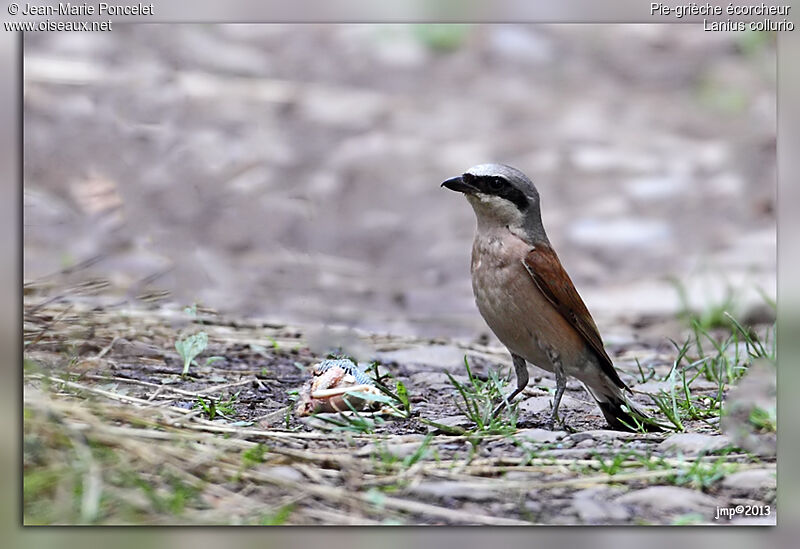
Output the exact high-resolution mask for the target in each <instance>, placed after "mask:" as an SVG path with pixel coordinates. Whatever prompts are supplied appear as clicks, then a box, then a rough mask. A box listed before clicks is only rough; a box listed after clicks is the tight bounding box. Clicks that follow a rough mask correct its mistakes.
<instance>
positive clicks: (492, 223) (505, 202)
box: [442, 164, 547, 243]
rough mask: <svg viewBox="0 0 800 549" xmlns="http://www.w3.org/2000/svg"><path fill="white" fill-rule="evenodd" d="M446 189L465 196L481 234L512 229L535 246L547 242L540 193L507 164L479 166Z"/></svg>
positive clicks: (451, 179)
mask: <svg viewBox="0 0 800 549" xmlns="http://www.w3.org/2000/svg"><path fill="white" fill-rule="evenodd" d="M442 187H447V188H448V189H450V190H452V191H456V192H460V193H464V196H466V198H467V200H468V201H469V203H470V204H472V209H473V210H475V215H476V217H477V218H478V230H479V231H480V230H482V229H495V228H502V227H508V228H509V229H511V230H512V231H513V232H515V233H517V234H524V235H525V236H526V237H527V240H529V241H531V243H535V242H546V241H547V236H546V235H545V233H544V228H543V227H542V217H541V213H540V209H539V192H538V191H537V190H536V187H535V186H534V184H533V182H532V181H531V180H530V179H528V177H527V176H526V175H525V174H524V173H522V172H521V171H519V170H517V169H516V168H512V167H511V166H506V165H504V164H479V165H477V166H473V167H472V168H470V169H468V170H467V171H466V172H464V173H463V174H462V175H460V176H458V177H452V178H450V179H448V180H447V181H445V182H444V183H442Z"/></svg>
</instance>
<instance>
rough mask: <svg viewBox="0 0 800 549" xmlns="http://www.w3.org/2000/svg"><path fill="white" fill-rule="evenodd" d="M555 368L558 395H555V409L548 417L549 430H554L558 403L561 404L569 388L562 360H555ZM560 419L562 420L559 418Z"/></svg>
mask: <svg viewBox="0 0 800 549" xmlns="http://www.w3.org/2000/svg"><path fill="white" fill-rule="evenodd" d="M554 366H555V368H554V369H553V371H554V372H555V374H556V396H555V397H553V411H552V412H550V417H549V418H547V423H546V426H547V428H548V429H549V430H551V431H552V430H553V426H554V425H555V423H556V419H559V417H558V405H559V404H561V397H562V396H563V395H564V389H566V388H567V376H566V375H565V374H564V369H563V368H562V367H561V361H555V363H554ZM559 421H560V420H559Z"/></svg>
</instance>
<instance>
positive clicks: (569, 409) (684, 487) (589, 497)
mask: <svg viewBox="0 0 800 549" xmlns="http://www.w3.org/2000/svg"><path fill="white" fill-rule="evenodd" d="M30 295H31V296H32V297H33V296H35V295H36V292H35V291H34V290H33V289H32V288H31V289H30ZM36 302H38V304H37V305H33V303H34V300H33V299H31V304H30V305H29V306H28V307H26V324H25V331H26V341H28V342H29V343H28V345H27V346H26V353H25V355H26V364H25V366H26V376H25V409H26V420H25V474H26V478H25V486H26V491H25V493H26V498H25V517H26V519H25V520H26V523H28V524H37V523H49V524H61V523H68V524H70V523H100V524H129V523H155V524H184V523H193V524H492V525H513V524H720V523H722V524H774V521H775V516H776V512H777V510H776V508H775V503H776V500H775V447H776V446H775V436H774V431H770V430H767V431H764V430H755V431H754V430H753V429H752V427H750V428H749V429H748V427H747V425H748V423H747V421H744V422H740V421H739V420H736V421H733V422H731V421H730V418H729V419H728V421H729V423H728V425H727V427H724V428H723V429H722V432H723V433H724V434H721V432H720V423H719V420H720V417H719V413H718V412H719V410H717V413H716V414H715V413H713V408H714V407H713V406H711V407H710V408H711V409H712V413H710V414H708V415H705V416H704V417H701V418H698V419H692V418H691V417H684V419H683V428H684V430H685V432H683V433H673V432H672V431H666V432H662V433H650V434H641V433H639V434H637V433H625V432H618V431H610V430H607V428H606V427H605V421H604V420H603V418H602V416H601V415H600V414H599V411H598V409H597V408H596V406H595V405H594V404H593V403H591V402H590V399H589V397H588V395H587V394H586V393H585V392H584V391H583V389H582V388H581V386H580V384H577V383H575V382H570V383H569V384H568V390H567V392H566V394H565V396H564V399H563V401H562V406H561V411H562V412H561V417H562V419H563V422H564V423H563V425H562V426H561V427H560V428H559V427H557V428H556V430H555V431H549V430H546V429H544V428H542V427H543V425H544V422H545V419H546V417H547V415H548V414H549V410H550V404H551V400H552V392H553V389H554V381H553V379H552V377H551V376H550V375H549V374H543V373H542V372H541V371H540V373H539V375H534V377H533V381H532V383H531V384H530V385H529V387H528V389H527V390H526V391H525V393H524V394H523V396H522V399H521V401H520V404H519V407H518V412H517V413H518V416H517V417H516V420H511V421H506V422H505V423H503V424H502V427H503V429H505V430H495V431H492V430H491V429H484V430H480V429H477V428H476V425H475V424H474V423H473V422H472V421H471V420H470V419H468V418H467V417H466V415H464V414H465V410H466V409H467V408H466V405H465V404H464V401H461V400H460V397H459V393H458V391H457V389H456V387H455V385H454V384H453V381H451V380H450V379H449V378H448V376H447V374H446V372H448V373H450V374H451V375H452V376H453V379H454V380H455V381H456V382H458V383H460V384H464V385H468V384H469V379H468V377H467V376H466V375H465V371H466V370H465V368H464V366H463V362H461V361H462V360H463V357H466V359H467V360H468V361H469V363H470V364H471V367H472V371H473V374H474V375H475V376H476V378H478V380H479V382H480V380H486V379H487V377H488V376H489V373H490V371H492V370H495V369H497V368H498V366H499V365H502V364H508V362H509V360H508V357H507V356H506V353H505V351H504V350H503V349H501V348H498V347H494V346H485V345H480V344H469V345H463V344H456V343H454V342H453V341H449V340H438V341H437V340H422V339H416V338H409V337H406V338H403V337H398V336H379V335H374V334H366V333H364V334H362V335H361V339H363V341H364V344H365V345H369V346H370V347H371V348H373V349H375V351H376V353H375V356H374V357H373V359H374V360H377V361H379V362H380V363H381V364H382V366H381V370H380V371H382V373H383V374H390V375H391V376H392V378H391V380H390V381H389V382H388V384H389V385H390V386H391V387H393V388H394V387H396V386H397V383H398V382H399V383H402V384H403V385H404V386H405V387H406V390H407V394H408V400H409V403H410V410H411V413H410V414H409V415H408V416H407V417H396V416H390V415H386V414H383V413H380V412H379V413H376V415H372V414H371V413H369V412H366V411H363V412H362V413H361V417H360V418H359V422H356V420H355V418H354V417H353V414H352V413H351V414H350V417H351V419H350V420H347V419H345V418H344V417H342V416H341V415H338V414H317V415H315V416H310V417H302V418H301V417H297V416H296V415H294V414H293V413H292V403H293V401H294V399H295V398H296V395H297V391H298V389H300V388H301V386H302V385H303V383H304V382H305V381H306V380H307V379H308V378H309V377H310V366H312V365H313V364H314V363H315V362H317V361H319V360H321V359H322V358H324V357H320V356H316V355H315V354H314V353H313V352H312V351H310V350H309V348H308V346H307V339H306V335H305V334H304V333H303V331H302V330H301V329H298V328H296V327H290V326H276V325H268V324H250V323H246V322H241V321H236V320H232V319H226V318H223V317H219V316H218V315H214V314H208V313H203V314H200V313H198V314H197V316H192V315H190V314H188V313H186V312H183V311H180V310H179V309H178V310H176V309H169V308H166V309H165V308H161V309H151V310H136V309H131V308H130V307H124V308H120V309H116V310H115V309H110V308H105V307H96V308H93V309H90V308H87V307H85V306H83V305H80V304H76V303H58V304H56V303H51V304H45V305H44V306H41V303H42V301H41V300H40V299H37V300H36ZM198 329H202V330H203V331H204V332H205V333H207V334H208V338H209V345H208V347H207V349H206V350H205V352H203V353H202V354H201V355H200V356H199V357H198V359H197V361H196V364H194V365H192V366H191V367H190V370H189V374H188V375H187V376H181V375H180V373H181V370H182V367H183V361H182V359H181V357H179V356H178V353H177V352H176V351H175V348H174V347H173V344H174V342H175V341H176V339H180V338H184V337H185V335H186V334H188V333H196V332H197V330H198ZM178 334H182V335H178ZM265 341H266V342H268V345H267V346H264V343H265ZM608 348H609V352H610V355H611V356H612V358H613V359H614V361H615V363H616V364H617V366H618V368H619V369H620V371H621V372H622V377H623V379H624V380H625V381H626V383H628V384H629V385H630V386H631V387H632V388H633V389H634V390H635V391H637V397H636V400H637V401H638V403H639V404H640V405H641V406H643V407H645V408H646V409H647V410H649V411H650V412H651V413H653V414H655V415H656V416H657V417H659V414H658V412H657V411H656V410H655V407H654V406H653V405H652V402H650V401H649V400H648V399H647V398H645V397H644V395H643V394H640V393H638V391H645V392H649V393H656V392H657V391H658V390H664V389H667V388H669V387H670V386H671V385H672V383H674V381H673V380H670V379H669V378H668V373H669V372H670V370H671V367H672V363H673V361H674V360H675V349H674V348H673V349H670V348H664V347H661V346H659V344H658V343H657V342H651V341H642V342H638V343H629V344H615V345H609V347H608ZM210 357H217V358H215V359H214V360H213V361H211V360H209V358H210ZM689 357H691V358H689ZM689 360H691V361H692V363H695V364H696V357H695V356H694V355H693V354H690V355H689V356H687V363H688V362H689ZM637 361H638V363H639V364H641V365H642V367H643V368H644V369H645V371H647V372H651V373H652V376H645V375H644V374H641V378H640V377H638V375H637V373H636V372H637V366H636V363H637ZM751 363H752V362H751V361H750V360H743V361H742V364H743V365H750V364H751ZM682 368H684V369H686V370H687V371H688V370H689V368H688V364H687V365H684V366H683V367H682ZM750 368H752V366H750ZM500 369H501V370H505V373H506V375H507V371H508V367H506V368H502V367H500ZM680 369H681V367H679V370H680ZM754 375H755V374H753V373H749V374H748V377H747V378H745V379H756V380H757V379H759V378H758V377H755V378H754V377H753V376H754ZM695 377H697V376H695ZM648 378H649V379H648ZM645 379H648V380H647V381H645ZM665 379H666V380H667V381H665ZM766 380H767V383H768V385H769V381H770V380H772V385H770V386H769V390H768V391H766V392H764V391H761V392H760V393H759V395H760V396H759V397H758V398H762V399H763V398H767V400H768V401H770V399H774V370H770V372H768V373H767V376H766ZM671 381H672V383H671ZM762 381H763V379H762ZM689 383H690V385H689V387H690V391H691V401H692V402H695V403H696V404H697V406H698V408H699V407H700V406H701V403H703V402H705V401H707V400H711V399H714V398H720V397H721V398H720V402H725V407H726V409H727V410H728V415H729V416H731V414H732V412H731V410H735V409H736V405H735V404H734V401H732V400H730V399H729V398H728V397H729V396H730V395H729V391H730V384H727V383H725V384H724V385H720V384H718V383H717V382H710V381H708V380H704V379H703V378H699V379H692V380H691V381H690V382H689ZM740 385H741V383H740ZM504 390H508V388H507V387H506V388H505V389H504ZM679 398H682V396H681V397H679ZM747 398H748V399H752V398H753V395H750V396H749V397H747ZM771 402H773V406H774V400H771ZM226 404H227V406H226ZM212 405H213V406H214V408H211V406H212ZM211 410H214V411H213V412H212V411H211ZM751 415H752V414H751ZM504 417H510V416H504ZM726 417H728V416H726ZM745 417H747V414H745ZM659 420H660V421H663V416H660V417H659ZM364 421H366V422H367V424H368V427H363V426H361V425H362V423H363V422H364ZM742 429H744V430H745V431H747V432H746V433H745V434H744V435H743V434H742ZM745 508H746V509H748V510H749V512H750V513H751V515H750V516H745V514H744V511H739V512H738V515H732V516H731V517H730V518H728V517H726V516H722V518H720V514H719V513H720V511H719V509H723V511H722V512H725V510H726V509H745ZM767 513H768V514H767ZM753 514H755V516H753Z"/></svg>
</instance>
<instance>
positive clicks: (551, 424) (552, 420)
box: [544, 412, 571, 431]
mask: <svg viewBox="0 0 800 549" xmlns="http://www.w3.org/2000/svg"><path fill="white" fill-rule="evenodd" d="M556 422H558V426H559V428H561V429H562V430H564V431H570V430H571V428H570V427H569V426H568V425H567V424H565V423H564V420H563V419H562V418H561V417H560V416H559V415H558V413H556V412H553V413H551V414H550V415H549V416H548V417H547V421H545V423H544V428H545V429H547V430H548V431H555V430H556V429H555V427H556Z"/></svg>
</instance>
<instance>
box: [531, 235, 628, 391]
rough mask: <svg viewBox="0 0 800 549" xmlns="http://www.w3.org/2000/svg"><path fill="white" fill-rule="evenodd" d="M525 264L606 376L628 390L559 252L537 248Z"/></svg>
mask: <svg viewBox="0 0 800 549" xmlns="http://www.w3.org/2000/svg"><path fill="white" fill-rule="evenodd" d="M522 264H523V265H525V269H527V271H528V273H529V274H530V275H531V278H533V281H534V282H535V283H536V286H537V287H538V288H539V290H540V291H541V292H542V294H544V296H545V298H547V300H548V301H549V302H550V303H552V305H553V307H555V308H556V310H557V311H558V312H559V313H560V314H561V316H563V317H564V319H565V320H566V321H567V322H568V323H569V324H570V325H571V326H572V327H573V328H575V330H577V332H578V333H579V334H580V335H581V336H582V337H583V339H584V340H585V341H586V343H587V344H588V345H589V347H591V349H592V350H593V351H594V352H595V353H596V354H597V357H598V359H599V362H600V366H601V367H602V369H603V372H605V374H606V375H608V377H609V378H611V380H612V381H613V382H614V383H615V384H616V385H617V386H619V387H620V388H621V389H627V388H628V387H627V386H626V385H625V383H624V382H623V381H622V380H621V379H620V378H619V374H617V371H616V370H615V369H614V364H613V363H612V362H611V358H609V356H608V354H607V353H606V350H605V348H604V347H603V339H602V338H601V337H600V332H598V330H597V325H596V324H595V323H594V319H593V318H592V315H591V314H589V309H587V308H586V305H585V304H584V303H583V300H582V299H581V296H580V295H578V291H577V290H576V289H575V285H574V284H573V283H572V280H571V279H570V278H569V275H568V274H567V271H565V270H564V267H562V266H561V261H559V259H558V256H557V255H556V252H555V251H554V250H553V249H552V248H550V247H549V246H542V245H538V244H537V245H536V246H535V247H534V248H533V249H532V250H531V251H530V252H528V255H526V256H525V259H523V260H522Z"/></svg>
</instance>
